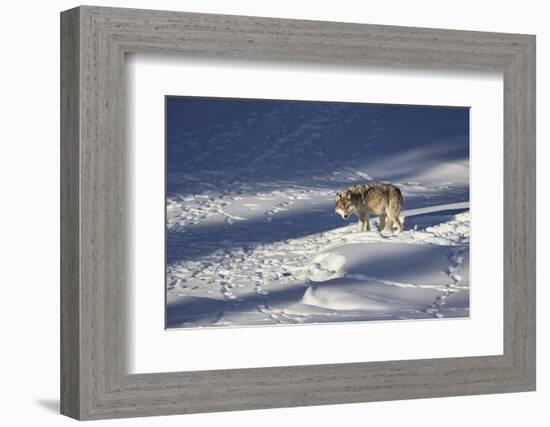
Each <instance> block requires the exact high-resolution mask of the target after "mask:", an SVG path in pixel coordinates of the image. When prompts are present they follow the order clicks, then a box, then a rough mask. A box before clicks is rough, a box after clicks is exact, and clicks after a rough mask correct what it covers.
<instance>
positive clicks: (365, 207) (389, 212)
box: [336, 183, 403, 233]
mask: <svg viewBox="0 0 550 427" xmlns="http://www.w3.org/2000/svg"><path fill="white" fill-rule="evenodd" d="M402 207H403V195H402V194H401V190H400V189H399V188H397V187H396V186H395V185H392V184H381V183H376V184H374V183H373V184H355V185H352V186H351V187H349V188H347V189H345V190H343V191H341V192H339V193H337V194H336V213H337V214H339V215H340V216H341V217H342V218H343V219H348V218H349V217H350V216H351V214H356V215H357V216H358V217H359V223H358V230H359V231H365V229H366V231H370V221H369V214H371V213H372V214H375V215H378V216H379V219H380V225H379V226H378V231H383V230H390V231H392V229H393V226H394V225H396V226H397V227H398V230H399V232H400V233H401V232H402V231H403V224H402V223H401V221H400V220H399V213H400V212H401V208H402Z"/></svg>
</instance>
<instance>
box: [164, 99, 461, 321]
mask: <svg viewBox="0 0 550 427" xmlns="http://www.w3.org/2000/svg"><path fill="white" fill-rule="evenodd" d="M312 108H313V109H315V111H314V113H312V112H311V110H312ZM387 127H389V124H388V123H386V122H385V119H384V114H383V111H382V112H381V111H379V110H378V109H376V108H369V109H366V110H365V111H361V110H357V109H349V108H347V107H346V106H345V105H338V104H334V105H332V106H326V105H323V104H320V105H309V106H307V108H306V106H299V105H298V106H295V105H285V106H280V107H278V108H273V109H271V110H269V111H263V112H262V114H259V113H251V114H249V115H248V116H246V117H244V118H243V117H241V118H240V119H239V120H228V121H227V122H226V123H220V124H219V125H217V126H212V127H208V128H205V129H203V130H201V131H195V132H188V131H187V132H180V133H178V132H177V131H174V132H172V134H171V135H170V136H169V144H168V187H167V190H168V191H167V283H166V286H167V326H168V327H169V328H174V327H196V326H200V327H204V326H223V325H226V326H227V325H229V326H242V325H264V324H292V323H312V322H325V321H357V320H380V319H415V318H438V317H464V316H468V313H469V311H468V308H469V292H468V288H469V280H468V276H469V273H468V272H469V268H468V255H469V250H468V247H469V229H470V227H469V224H470V218H469V212H468V198H469V197H468V162H467V159H464V158H462V157H461V156H458V155H457V154H456V152H457V148H456V145H460V144H458V143H457V140H456V138H455V137H453V136H442V137H441V138H442V139H441V140H439V141H438V143H437V144H436V143H434V141H431V142H429V143H426V144H424V145H419V144H418V143H417V144H416V145H414V146H411V147H409V146H407V144H406V142H407V141H405V142H404V143H403V144H402V145H401V146H396V144H395V143H394V144H393V145H391V144H390V145H391V146H390V147H386V145H387V144H386V143H385V142H386V141H385V139H384V137H387V136H388V134H387V133H386V134H385V133H384V130H383V129H384V128H387ZM418 132H420V133H421V128H420V127H419V130H418ZM358 134H359V135H363V136H362V137H361V138H357V136H356V135H358ZM410 138H411V139H415V138H418V137H417V136H415V135H414V133H411V136H410ZM251 140H253V141H254V142H255V143H254V144H252V145H251V144H250V141H251ZM245 142H246V143H245ZM369 181H391V182H393V183H395V184H397V185H398V186H399V187H400V188H401V189H402V191H403V193H404V199H405V208H406V209H405V210H404V211H403V212H402V213H401V215H402V217H403V218H404V221H405V232H404V233H402V234H401V235H399V236H395V235H392V234H391V233H384V234H381V233H379V232H377V231H371V232H364V233H358V232H356V230H355V223H354V222H355V221H356V219H352V223H349V224H348V223H345V222H344V221H343V220H342V219H341V218H340V217H337V216H335V214H334V195H335V192H336V191H339V190H341V189H342V188H345V187H347V186H349V185H351V184H353V183H357V182H369ZM376 222H377V220H376V219H375V220H374V224H376ZM373 228H375V227H373Z"/></svg>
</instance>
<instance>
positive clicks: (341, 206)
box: [336, 190, 355, 219]
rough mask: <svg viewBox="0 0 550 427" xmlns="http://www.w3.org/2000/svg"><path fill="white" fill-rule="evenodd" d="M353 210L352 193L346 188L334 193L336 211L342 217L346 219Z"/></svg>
mask: <svg viewBox="0 0 550 427" xmlns="http://www.w3.org/2000/svg"><path fill="white" fill-rule="evenodd" d="M354 212H355V203H354V202H353V194H351V191H349V190H346V191H342V192H341V193H336V213H337V214H338V215H340V216H341V217H342V218H343V219H348V218H349V217H350V216H351V214H352V213H354Z"/></svg>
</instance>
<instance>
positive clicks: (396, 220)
mask: <svg viewBox="0 0 550 427" xmlns="http://www.w3.org/2000/svg"><path fill="white" fill-rule="evenodd" d="M388 216H389V217H391V220H392V222H393V223H395V224H396V225H397V228H398V233H401V232H403V224H401V221H400V220H399V213H396V212H392V213H391V214H390V213H389V212H388Z"/></svg>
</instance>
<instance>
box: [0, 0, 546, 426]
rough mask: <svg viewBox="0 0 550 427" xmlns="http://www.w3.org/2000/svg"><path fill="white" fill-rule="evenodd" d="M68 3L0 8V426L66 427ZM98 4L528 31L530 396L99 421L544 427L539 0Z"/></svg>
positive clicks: (542, 20)
mask: <svg viewBox="0 0 550 427" xmlns="http://www.w3.org/2000/svg"><path fill="white" fill-rule="evenodd" d="M77 4H78V3H76V2H72V1H51V2H37V1H35V2H18V3H17V2H9V3H6V4H4V5H3V9H2V17H3V22H2V26H1V30H0V31H2V34H1V35H2V40H3V46H2V47H3V56H2V67H1V68H0V70H1V71H0V73H1V74H2V76H1V77H2V78H1V79H0V81H1V82H2V96H1V97H0V103H1V104H0V105H1V108H2V111H1V116H0V117H2V126H1V128H0V129H1V133H2V136H1V139H0V140H1V142H2V144H1V150H2V152H1V154H0V179H1V181H0V182H1V186H0V188H1V192H0V194H1V196H2V209H0V224H1V228H0V229H1V230H2V234H1V235H0V250H1V253H0V260H1V267H2V268H1V269H0V272H1V273H0V274H1V276H0V277H1V281H0V283H1V285H2V290H3V291H4V292H3V293H2V299H1V301H2V305H1V310H0V316H1V321H2V323H1V324H2V351H1V352H0V358H1V359H0V362H1V363H2V365H1V366H2V368H3V375H2V386H1V389H0V390H1V392H0V393H2V396H1V401H2V412H0V419H1V421H2V424H5V425H10V426H13V425H33V424H35V425H36V424H39V425H41V426H50V425H52V426H53V425H55V426H57V425H67V424H69V423H71V422H72V421H71V420H69V419H66V418H64V417H61V416H59V415H57V406H58V384H59V369H58V360H59V337H58V330H59V220H58V218H59V142H58V141H59V108H58V102H59V83H58V82H59V17H58V13H59V11H60V10H62V9H67V8H70V7H73V6H75V5H77ZM96 4H101V5H109V6H126V7H140V8H159V9H171V10H188V11H198V12H211V13H229V14H248V15H263V16H273V17H283V18H303V19H321V20H333V21H349V22H364V23H376V24H393V25H411V26H425V27H442V28H456V29H468V30H484V31H504V32H523V33H535V34H537V36H538V38H537V44H538V49H537V55H538V58H537V63H538V65H537V74H538V81H537V86H538V102H537V119H538V120H537V123H538V141H539V144H538V146H539V150H538V162H537V163H538V165H539V167H538V188H537V189H538V194H539V203H538V215H537V217H538V218H539V221H538V223H539V224H538V230H539V238H538V246H539V252H538V260H539V265H538V283H539V286H538V304H537V305H538V310H537V312H538V327H537V333H538V337H539V340H538V361H539V363H538V390H539V391H538V392H536V393H516V394H508V395H487V396H471V397H458V398H439V399H424V400H414V401H400V402H381V403H367V404H350V405H337V406H324V407H310V408H292V409H274V410H262V411H248V412H233V413H220V414H206V415H204V414H200V415H191V416H171V417H159V418H155V419H133V420H116V421H110V422H105V424H109V425H127V426H131V425H136V426H137V425H140V426H146V425H151V424H153V423H154V425H155V426H158V425H174V426H175V425H181V424H182V423H186V425H188V426H195V425H197V426H198V425H200V426H214V425H216V426H217V425H219V424H230V425H241V426H252V425H259V424H261V425H262V426H271V425H273V426H274V425H280V424H283V425H284V424H287V425H303V424H306V425H310V424H316V425H318V426H333V425H335V424H338V425H342V424H344V423H345V424H348V423H349V424H361V425H365V424H371V425H383V426H394V425H402V424H406V425H408V426H424V425H426V424H431V423H437V424H444V425H445V426H461V427H462V426H464V425H465V424H470V423H472V424H474V423H475V425H477V424H479V423H490V424H491V425H498V426H517V425H520V424H522V425H523V424H528V425H533V426H544V425H547V423H548V417H549V416H548V407H547V404H548V401H550V376H549V371H548V369H547V366H548V363H547V362H545V359H548V346H549V343H550V334H549V333H548V328H547V326H546V324H548V321H549V320H550V315H549V314H548V313H549V311H548V310H544V305H545V304H544V302H545V301H546V300H547V297H548V291H547V289H545V287H544V284H545V282H548V280H549V279H550V277H549V276H548V274H546V272H545V271H544V262H545V259H547V258H548V256H549V255H550V254H549V253H548V244H547V243H546V242H543V239H544V238H545V237H547V234H548V227H547V226H546V225H545V223H544V222H543V220H542V219H543V218H544V217H545V216H546V215H547V210H548V207H549V206H548V202H547V201H546V200H543V198H542V195H543V193H545V192H546V193H547V191H546V189H545V186H544V185H543V182H545V181H546V182H547V181H548V180H550V172H549V171H548V168H547V167H546V168H543V166H544V165H545V164H546V163H547V162H548V161H549V160H550V158H548V150H549V148H548V145H547V144H543V143H542V141H545V140H548V137H549V134H548V124H547V123H543V118H544V117H548V116H549V115H550V107H549V104H548V102H549V98H548V78H547V77H546V76H547V75H550V46H549V38H550V28H548V25H547V24H548V20H547V16H548V12H547V11H545V10H544V2H540V1H530V0H524V1H522V2H517V1H514V2H504V1H499V2H496V1H495V2H493V1H486V2H480V1H469V0H463V1H461V2H460V3H457V2H452V3H446V2H440V1H422V0H418V1H414V2H411V1H407V0H402V1H401V0H394V1H391V2H379V1H378V2H370V1H357V2H352V1H345V0H340V1H338V2H328V1H326V2H321V1H319V0H317V1H305V0H303V1H296V0H290V1H286V0H278V1H262V2H260V1H254V0H250V1H245V0H231V1H227V0H226V1H223V0H218V1H215V0H196V1H185V0H180V1H163V0H157V1H154V2H153V1H144V0H142V1H114V0H113V1H108V2H104V1H97V2H96Z"/></svg>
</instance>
